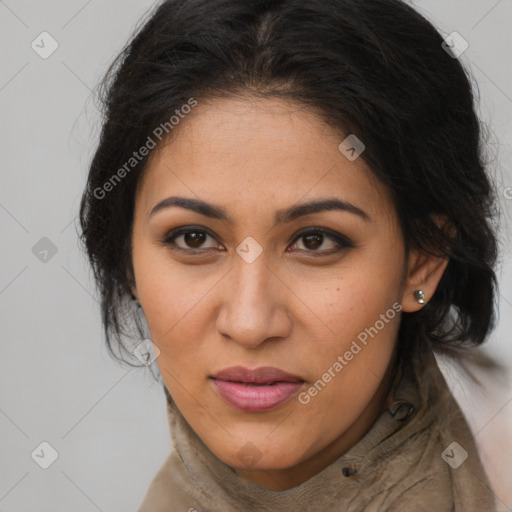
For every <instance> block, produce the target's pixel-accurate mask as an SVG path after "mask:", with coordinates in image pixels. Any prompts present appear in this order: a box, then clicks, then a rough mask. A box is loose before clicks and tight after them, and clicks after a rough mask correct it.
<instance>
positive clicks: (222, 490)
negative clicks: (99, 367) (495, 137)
mask: <svg viewBox="0 0 512 512" xmlns="http://www.w3.org/2000/svg"><path fill="white" fill-rule="evenodd" d="M450 46H453V45H449V44H448V45H447V44H446V43H444V42H443V38H442V37H441V36H440V35H439V33H438V32H437V31H436V30H435V28H434V27H433V26H432V25H431V24H430V23H429V22H428V21H426V20H425V19H424V18H423V17H421V16H420V15H419V14H418V13H417V12H416V11H415V10H413V9H412V8H411V7H410V6H408V5H407V4H405V3H403V2H401V1H398V0H275V1H268V0H256V1H251V2H240V1H239V0H172V1H164V2H163V3H162V4H161V5H160V7H158V9H157V10H156V11H155V12H154V13H153V14H152V15H151V17H150V18H149V19H148V20H147V21H146V22H145V24H144V26H143V27H142V28H141V30H140V31H139V32H138V34H137V35H136V36H135V37H134V39H133V40H132V41H131V42H130V43H129V45H128V46H127V47H126V48H125V50H124V51H123V52H122V53H121V55H120V56H119V58H118V59H117V61H116V63H115V64H114V65H113V66H112V68H111V70H110V72H109V74H108V76H107V78H106V81H105V83H104V85H105V88H104V93H105V94H104V102H105V103H104V107H105V108H104V115H105V119H104V124H103V130H102V135H101V140H100V143H99V147H98V148H97V151H96V154H95V156H94V159H93V161H92V164H91V167H90V172H89V178H88V182H87V186H86V190H85V192H84V196H83V199H82V204H81V225H82V230H83V242H84V245H85V248H86V250H87V253H88V256H89V258H90V261H91V264H92V267H93V269H94V272H95V277H96V280H97V284H98V286H99V290H100V293H101V296H102V314H103V322H104V326H105V335H106V339H107V343H108V346H109V348H110V350H111V351H112V353H113V354H114V355H116V354H115V350H114V349H115V347H119V348H120V349H121V350H122V351H124V355H123V356H121V357H120V358H124V357H128V354H133V353H135V354H136V355H140V353H141V350H142V349H141V347H142V348H144V349H147V348H148V344H147V343H144V344H142V345H141V344H140V343H141V340H142V338H143V337H144V334H143V333H144V325H145V323H147V328H148V329H149V334H150V338H151V341H152V344H153V345H152V346H154V349H153V350H154V352H155V356H158V357H157V359H156V361H157V364H158V368H159V373H160V375H161V377H162V380H163V385H164V386H163V387H164V391H165V396H166V405H167V411H168V419H169V425H170V429H171V433H172V436H173V446H174V448H173V451H172V452H171V454H170V455H169V457H168V458H167V460H166V461H165V463H164V465H163V466H162V468H161V470H160V471H159V473H158V474H157V475H156V477H155V479H154V480H153V482H152V484H151V486H150V488H149V489H148V492H147V494H146V496H145V498H144V501H143V503H142V504H141V506H140V508H139V512H157V511H162V512H163V511H164V510H165V511H185V510H189V511H193V510H198V511H201V510H202V511H210V512H213V511H219V512H220V511H222V512H226V511H250V510H267V511H298V510H306V511H317V510H322V511H325V510H340V511H354V512H355V511H362V510H364V511H367V512H369V511H397V512H398V511H411V510H414V511H418V510H424V511H426V510H428V511H431V512H432V511H441V510H442V511H453V510H455V511H457V512H459V511H460V512H462V511H464V512H468V511H473V510H474V511H478V512H482V511H492V510H495V505H494V497H493V493H492V491H491V490H490V489H489V483H488V480H487V477H486V475H485V472H484V470H483V468H482V465H481V462H480V459H479V455H478V450H477V447H476V445H475V442H474V440H473V439H472V434H471V432H470V429H469V427H468V424H467V422H466V420H465V418H464V416H463V414H462V413H461V410H460V409H459V406H458V405H457V403H456V401H455V400H454V398H453V396H452V395H451V393H450V391H449V390H448V387H447V385H446V382H445V380H444V378H443V376H442V374H441V372H440V371H439V368H438V366H437V363H436V359H435V357H434V351H436V352H439V353H441V352H443V353H445V354H451V355H455V356H459V355H461V354H464V353H466V352H468V351H469V350H470V347H474V346H477V345H480V344H481V343H483V342H484V341H485V339H486V337H487V336H488V333H489V332H490V330H491V329H492V327H493V325H494V318H495V310H494V301H495V288H496V277H495V272H494V265H495V262H496V256H497V254H496V253H497V249H496V247H497V246H496V238H495V232H494V230H493V226H492V222H491V221H492V218H493V214H494V201H495V196H494V191H493V188H492V186H491V183H490V180H489V178H488V177H487V176H486V173H485V170H484V166H483V162H482V158H481V139H480V125H479V121H478V119H477V116H476V114H475V110H474V100H473V95H472V91H471V86H470V82H469V80H468V77H467V76H466V73H465V71H464V69H463V67H462V66H461V64H460V63H459V61H458V60H457V59H456V58H455V57H456V55H455V53H454V52H453V49H450ZM131 302H132V303H133V304H135V305H137V307H138V309H139V311H140V312H141V313H143V322H142V323H141V322H138V321H137V318H138V316H137V315H135V314H134V310H133V308H130V307H129V306H130V303H131ZM133 321H135V326H136V327H137V329H138V334H136V335H135V336H133V331H132V330H131V329H130V327H133V325H132V324H133ZM130 335H131V337H132V339H133V340H134V341H133V343H132V344H128V343H127V337H130ZM114 341H115V343H114ZM149 345H151V344H149ZM116 357H118V356H117V355H116ZM144 357H146V363H149V362H151V360H152V357H154V356H151V354H150V353H149V355H148V353H146V356H144ZM144 357H141V360H144ZM133 360H134V359H133V355H132V361H133Z"/></svg>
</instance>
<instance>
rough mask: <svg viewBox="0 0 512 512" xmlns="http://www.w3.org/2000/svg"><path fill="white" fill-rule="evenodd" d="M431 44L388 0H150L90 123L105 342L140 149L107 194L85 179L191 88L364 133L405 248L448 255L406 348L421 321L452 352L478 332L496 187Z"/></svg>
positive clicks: (412, 15)
mask: <svg viewBox="0 0 512 512" xmlns="http://www.w3.org/2000/svg"><path fill="white" fill-rule="evenodd" d="M442 43H443V38H442V37H441V35H440V34H439V32H438V31H437V30H436V29H435V28H434V26H433V25H432V24H431V23H430V22H429V21H427V20H426V19H425V18H424V17H422V16H421V15H420V14H419V13H418V12H417V11H416V10H414V9H413V8H412V7H410V6H409V5H407V4H406V3H404V2H402V1H399V0H253V1H251V2H242V1H240V0H168V1H164V2H162V3H161V5H160V6H159V7H158V8H156V9H155V11H154V12H152V13H151V15H150V16H149V17H148V19H146V20H145V22H144V24H143V26H142V28H141V29H140V30H139V31H138V32H137V34H136V35H135V36H134V37H133V39H132V40H131V41H130V42H129V44H128V45H127V46H126V47H125V48H124V50H123V51H122V52H121V54H120V55H119V56H118V57H117V59H116V61H115V62H114V64H113V65H112V67H111V68H110V70H109V72H108V74H107V76H106V77H105V79H104V81H103V83H102V85H101V89H100V92H101V99H102V107H103V114H104V122H103V128H102V132H101V139H100V142H99V145H98V147H97V150H96V153H95V155H94V158H93V160H92V163H91V165H90V169H89V175H88V180H87V185H86V188H85V191H84V194H83V197H82V201H81V206H80V222H81V228H82V234H81V239H82V242H83V245H84V248H85V250H86V252H87V255H88V257H89V259H90V262H91V265H92V268H93V271H94V277H95V280H96V283H97V286H98V290H99V293H100V296H101V309H102V320H103V325H104V330H105V336H106V340H107V345H108V347H109V349H110V351H111V353H112V354H114V355H116V354H115V352H114V350H113V348H114V345H119V347H121V348H125V347H123V343H124V342H123V339H124V338H126V337H127V336H128V337H130V336H132V337H134V339H140V336H141V334H133V330H131V329H130V328H129V327H130V326H131V325H132V321H133V319H134V318H135V317H134V314H133V309H132V308H131V307H130V304H131V302H132V299H133V297H132V295H131V293H130V284H131V282H132V279H133V269H132V266H131V265H132V263H131V253H130V242H131V229H132V221H133V213H134V197H135V189H136V187H137V184H138V183H139V180H140V177H141V174H142V173H143V171H144V168H145V165H146V163H147V159H148V157H145V158H142V159H141V160H140V162H137V165H134V166H133V168H131V169H130V172H125V173H123V178H122V179H121V180H119V182H116V183H115V186H113V187H110V188H111V190H109V192H108V194H99V193H98V190H99V189H102V190H105V189H104V188H102V187H104V184H105V183H106V182H107V181H108V180H109V179H111V177H112V176H113V175H114V174H115V173H116V172H117V171H118V169H121V168H123V166H126V162H127V161H129V159H130V158H131V157H132V156H133V152H134V151H136V150H138V148H140V147H142V146H143V145H144V144H145V143H146V141H147V139H148V137H149V136H151V134H152V133H153V132H154V130H155V128H156V127H158V126H160V125H162V124H163V123H166V122H168V121H169V118H170V116H171V115H173V113H174V112H176V110H179V109H180V108H181V106H182V105H184V104H186V103H187V102H188V101H189V100H190V98H195V99H196V100H197V101H198V102H199V103H200V102H201V101H204V100H206V99H211V98H215V97H227V96H234V95H239V94H246V93H247V92H249V93H250V94H253V95H255V96H257V97H261V98H267V97H273V98H283V99H291V100H293V101H295V102H297V103H299V104H303V105H304V106H306V107H309V108H311V109H313V110H314V111H315V112H317V113H318V114H319V115H321V116H322V117H323V119H325V121H326V122H328V123H329V124H330V125H332V126H334V127H336V128H338V129H340V130H341V131H342V132H343V133H351V134H355V135H356V136H357V137H358V138H359V139H361V140H362V141H364V144H365V146H366V149H365V151H364V153H363V154H362V158H364V159H365V161H366V162H367V163H368V164H369V166H370V168H371V169H372V171H373V172H374V173H375V175H376V176H377V177H378V178H379V179H380V180H381V181H382V183H384V184H385V185H386V186H387V187H388V188H389V190H390V191H391V193H392V197H393V199H394V204H395V207H396V210H397V213H398V215H399V219H400V223H401V228H402V231H403V235H404V239H405V242H406V245H407V248H411V247H416V248H421V249H424V250H425V251H428V252H433V253H437V254H443V255H445V256H446V257H448V258H449V263H448V266H447V268H446V271H445V273H444V275H443V277H442V279H441V282H440V283H439V286H438V289H437V291H436V292H435V294H434V296H433V297H432V298H430V300H429V301H428V303H427V304H426V305H425V307H424V308H422V309H421V310H420V311H418V312H415V313H402V323H401V327H400V332H399V342H400V343H401V346H402V348H403V350H405V349H406V348H407V347H406V345H411V344H414V343H415V340H417V335H418V334H424V335H426V336H428V337H429V338H430V339H431V340H432V342H433V344H434V347H435V348H436V349H437V350H440V351H444V352H450V353H453V352H454V351H456V350H457V349H459V348H463V347H465V346H469V345H479V344H481V343H482V342H483V341H484V340H485V338H486V336H487V335H488V333H489V332H490V330H491V329H492V328H493V327H494V322H495V295H496V293H495V292H496V286H497V283H496V275H495V272H494V267H495V262H496V258H497V241H496V235H495V228H494V227H493V225H492V221H493V219H494V218H495V216H496V211H495V192H494V189H493V187H492V185H491V182H490V179H489V177H488V176H487V174H486V172H485V162H484V158H483V148H484V146H483V144H484V141H483V140H482V139H483V138H482V129H481V128H482V126H483V125H482V124H481V122H480V121H479V119H478V117H477V115H476V113H475V99H474V96H473V90H472V86H471V81H470V78H471V77H470V76H469V74H468V73H467V71H466V70H465V69H464V67H463V66H462V65H461V62H460V61H459V59H456V58H454V56H453V55H451V54H450V53H448V52H447V51H445V49H444V48H443V47H442ZM183 122H186V119H185V120H184V121H183ZM340 142H341V141H340ZM125 169H126V167H125ZM100 195H104V197H99V196H100ZM433 215H439V216H442V217H444V218H446V219H447V220H448V224H447V226H449V228H450V229H449V230H447V229H441V228H440V227H439V226H438V225H436V223H435V222H434V221H433V218H432V216H433ZM452 235H453V236H452ZM136 327H137V330H140V329H141V326H140V324H139V322H138V321H136ZM140 332H142V331H140ZM114 340H116V342H117V343H115V344H114V343H113V341H114ZM408 348H411V347H410V346H409V347H408ZM127 351H128V352H129V353H131V350H128V349H127ZM116 357H117V356H116ZM123 359H124V360H126V359H125V358H123Z"/></svg>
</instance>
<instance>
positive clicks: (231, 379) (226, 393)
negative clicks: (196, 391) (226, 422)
mask: <svg viewBox="0 0 512 512" xmlns="http://www.w3.org/2000/svg"><path fill="white" fill-rule="evenodd" d="M209 379H210V381H211V382H212V385H213V387H214V389H215V390H216V391H217V392H218V393H219V395H220V397H221V398H222V399H223V400H224V401H225V402H227V403H228V404H229V405H231V406H232V407H234V408H236V409H238V410H241V411H243V412H264V411H269V410H271V409H275V408H277V407H279V406H280V405H282V404H284V403H285V402H287V401H288V400H289V399H290V398H292V397H293V396H294V395H296V394H297V392H298V391H299V390H300V388H301V387H302V386H303V384H304V382H305V381H304V379H302V378H300V377H299V376H297V375H293V374H290V373H288V372H285V371H283V370H280V369H279V368H274V367H269V366H265V367H260V368H256V369H254V370H249V369H248V368H244V367H242V366H236V367H231V368H226V369H225V370H222V371H220V372H218V373H216V374H215V375H212V376H210V377H209Z"/></svg>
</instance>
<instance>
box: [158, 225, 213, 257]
mask: <svg viewBox="0 0 512 512" xmlns="http://www.w3.org/2000/svg"><path fill="white" fill-rule="evenodd" d="M208 238H211V239H212V240H213V242H214V244H213V245H210V246H204V244H205V243H206V241H207V240H208ZM163 243H164V244H165V245H169V246H173V248H175V249H177V250H183V251H187V250H191V251H193V250H201V249H212V248H217V243H216V241H215V239H214V238H213V236H212V235H210V234H209V233H207V232H206V231H204V230H202V229H194V228H180V229H176V230H175V231H171V233H169V234H168V235H167V237H166V238H165V240H163Z"/></svg>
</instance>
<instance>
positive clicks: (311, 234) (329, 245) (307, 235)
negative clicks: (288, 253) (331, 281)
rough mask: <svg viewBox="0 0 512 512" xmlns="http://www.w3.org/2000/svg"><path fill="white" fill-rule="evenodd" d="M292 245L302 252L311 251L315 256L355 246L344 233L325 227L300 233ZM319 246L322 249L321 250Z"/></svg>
mask: <svg viewBox="0 0 512 512" xmlns="http://www.w3.org/2000/svg"><path fill="white" fill-rule="evenodd" d="M299 241H301V243H299ZM292 247H293V248H294V249H298V250H299V251H302V252H309V253H311V254H312V255H314V256H316V255H318V256H322V255H329V254H333V253H337V252H339V251H341V250H342V249H346V248H350V247H354V245H353V244H352V243H351V242H350V240H349V239H348V238H346V237H344V236H343V235H340V234H336V233H332V232H330V231H328V230H326V229H324V228H315V229H310V230H309V231H307V232H303V233H301V234H299V235H298V236H297V237H296V238H295V241H294V243H293V245H292ZM319 248H322V249H320V250H319ZM315 253H316V254H315Z"/></svg>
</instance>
